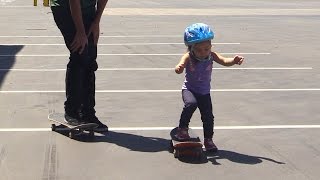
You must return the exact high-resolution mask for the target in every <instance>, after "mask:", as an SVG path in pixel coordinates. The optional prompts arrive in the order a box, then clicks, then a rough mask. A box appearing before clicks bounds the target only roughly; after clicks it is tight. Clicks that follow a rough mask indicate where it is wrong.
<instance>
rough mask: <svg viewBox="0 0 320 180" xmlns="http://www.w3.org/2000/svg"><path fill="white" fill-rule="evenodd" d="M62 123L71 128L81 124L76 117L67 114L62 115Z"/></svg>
mask: <svg viewBox="0 0 320 180" xmlns="http://www.w3.org/2000/svg"><path fill="white" fill-rule="evenodd" d="M64 121H65V122H66V123H68V124H70V125H72V126H77V125H80V124H81V123H82V121H80V120H79V118H78V117H76V116H71V115H68V114H67V113H65V114H64Z"/></svg>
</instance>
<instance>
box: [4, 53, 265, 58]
mask: <svg viewBox="0 0 320 180" xmlns="http://www.w3.org/2000/svg"><path fill="white" fill-rule="evenodd" d="M220 54H222V55H232V54H238V55H270V54H271V53H268V52H226V53H220ZM182 55H184V54H145V53H137V54H133V53H131V54H130V53H128V54H98V56H182ZM0 57H69V54H0Z"/></svg>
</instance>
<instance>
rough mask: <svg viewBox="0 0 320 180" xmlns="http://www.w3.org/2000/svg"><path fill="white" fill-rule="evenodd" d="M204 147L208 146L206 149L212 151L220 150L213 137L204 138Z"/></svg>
mask: <svg viewBox="0 0 320 180" xmlns="http://www.w3.org/2000/svg"><path fill="white" fill-rule="evenodd" d="M204 147H205V148H206V151H210V152H216V151H218V148H217V146H216V145H215V144H214V143H213V141H212V139H210V138H205V139H204Z"/></svg>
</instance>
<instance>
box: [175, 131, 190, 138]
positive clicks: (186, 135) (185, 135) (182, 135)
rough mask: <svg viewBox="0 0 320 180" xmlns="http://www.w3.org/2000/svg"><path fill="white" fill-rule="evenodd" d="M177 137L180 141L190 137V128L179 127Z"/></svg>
mask: <svg viewBox="0 0 320 180" xmlns="http://www.w3.org/2000/svg"><path fill="white" fill-rule="evenodd" d="M175 137H176V138H177V139H178V140H179V141H183V140H187V139H190V136H189V133H188V128H178V130H177V134H176V135H175Z"/></svg>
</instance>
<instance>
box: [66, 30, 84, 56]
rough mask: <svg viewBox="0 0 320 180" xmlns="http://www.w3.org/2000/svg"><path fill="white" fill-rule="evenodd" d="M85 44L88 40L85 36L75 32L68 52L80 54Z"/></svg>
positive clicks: (82, 33)
mask: <svg viewBox="0 0 320 180" xmlns="http://www.w3.org/2000/svg"><path fill="white" fill-rule="evenodd" d="M87 44H88V38H87V36H86V33H85V32H79V31H77V32H76V35H75V36H74V39H73V41H72V43H71V44H70V50H71V52H73V53H74V52H78V53H79V54H82V52H83V50H84V48H85V47H86V45H87Z"/></svg>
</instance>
